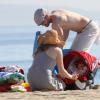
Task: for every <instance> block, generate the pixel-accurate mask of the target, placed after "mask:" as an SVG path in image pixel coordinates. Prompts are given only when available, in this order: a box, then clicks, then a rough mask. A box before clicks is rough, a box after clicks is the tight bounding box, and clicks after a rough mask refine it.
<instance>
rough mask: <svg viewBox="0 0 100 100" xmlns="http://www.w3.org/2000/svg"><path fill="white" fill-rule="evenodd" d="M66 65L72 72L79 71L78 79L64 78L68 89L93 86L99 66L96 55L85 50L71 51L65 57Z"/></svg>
mask: <svg viewBox="0 0 100 100" xmlns="http://www.w3.org/2000/svg"><path fill="white" fill-rule="evenodd" d="M63 62H64V67H65V69H66V70H67V71H68V72H69V73H70V74H75V73H78V74H79V77H78V80H77V81H74V80H70V79H67V78H65V79H63V81H64V82H65V84H66V89H86V88H87V87H88V88H91V86H92V84H93V83H94V76H95V74H96V72H97V69H98V68H99V62H98V60H97V59H96V57H94V56H92V55H90V54H89V53H87V52H84V51H80V52H79V51H69V52H68V53H67V54H66V55H65V56H64V59H63Z"/></svg>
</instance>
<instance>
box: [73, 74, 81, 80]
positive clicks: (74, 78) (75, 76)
mask: <svg viewBox="0 0 100 100" xmlns="http://www.w3.org/2000/svg"><path fill="white" fill-rule="evenodd" d="M78 76H79V75H78V74H73V75H72V78H71V79H72V80H77V79H78Z"/></svg>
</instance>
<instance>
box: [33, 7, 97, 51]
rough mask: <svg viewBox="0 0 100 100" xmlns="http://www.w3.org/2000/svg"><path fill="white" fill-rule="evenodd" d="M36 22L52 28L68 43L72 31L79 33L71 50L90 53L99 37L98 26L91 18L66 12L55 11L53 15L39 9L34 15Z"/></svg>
mask: <svg viewBox="0 0 100 100" xmlns="http://www.w3.org/2000/svg"><path fill="white" fill-rule="evenodd" d="M34 21H35V22H36V24H37V25H43V26H46V27H48V26H49V25H50V23H51V27H52V28H53V29H55V30H57V31H58V33H59V36H60V37H61V38H62V39H63V40H64V41H66V40H67V38H68V35H69V32H70V31H75V32H77V36H76V38H75V40H74V41H73V43H72V46H71V49H72V50H77V51H81V50H83V51H87V52H88V51H89V49H90V48H91V46H92V45H93V43H95V41H96V39H97V37H98V36H99V28H98V25H97V24H96V23H95V22H94V21H92V20H90V19H89V18H87V17H85V16H82V15H80V14H77V13H75V12H69V11H65V10H54V11H52V12H51V13H50V12H48V11H47V10H46V9H42V8H40V9H37V10H36V11H35V13H34Z"/></svg>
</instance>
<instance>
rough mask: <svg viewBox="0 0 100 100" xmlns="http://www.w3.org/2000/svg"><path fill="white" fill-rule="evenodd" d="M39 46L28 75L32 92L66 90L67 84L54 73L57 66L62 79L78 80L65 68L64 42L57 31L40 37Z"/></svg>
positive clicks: (50, 31) (47, 32) (49, 31)
mask: <svg viewBox="0 0 100 100" xmlns="http://www.w3.org/2000/svg"><path fill="white" fill-rule="evenodd" d="M38 45H39V47H38V49H37V51H36V53H35V54H34V60H33V64H32V66H31V67H30V69H29V71H28V75H27V78H28V82H29V84H30V87H31V90H33V91H34V90H64V88H65V84H64V83H63V82H62V80H60V79H58V78H57V77H56V76H55V75H53V73H52V71H53V69H54V66H55V65H56V64H57V67H58V71H59V75H60V76H61V77H62V78H65V77H66V78H69V79H72V80H76V79H77V78H78V77H77V75H70V74H69V73H68V72H67V71H66V70H65V68H64V65H63V54H62V49H61V47H63V45H64V41H62V40H61V39H60V38H59V36H58V33H57V31H55V30H48V31H46V32H45V33H44V34H42V35H40V37H39V38H38Z"/></svg>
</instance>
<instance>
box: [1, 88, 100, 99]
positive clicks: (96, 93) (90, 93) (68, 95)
mask: <svg viewBox="0 0 100 100" xmlns="http://www.w3.org/2000/svg"><path fill="white" fill-rule="evenodd" d="M0 100H100V89H96V90H67V91H49V92H42V91H35V92H4V93H0Z"/></svg>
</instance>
